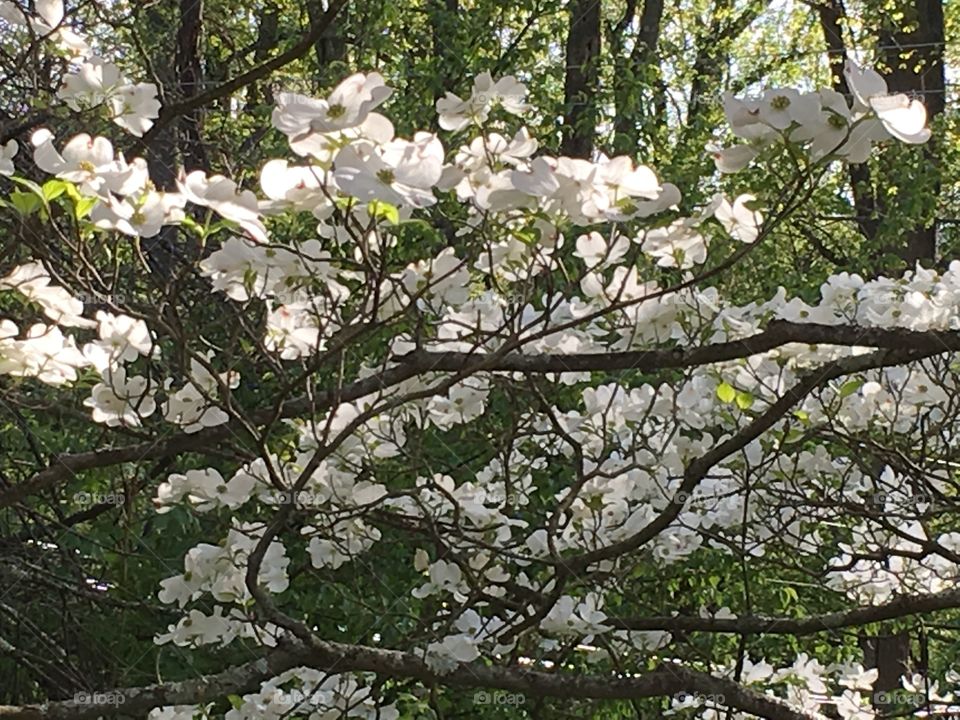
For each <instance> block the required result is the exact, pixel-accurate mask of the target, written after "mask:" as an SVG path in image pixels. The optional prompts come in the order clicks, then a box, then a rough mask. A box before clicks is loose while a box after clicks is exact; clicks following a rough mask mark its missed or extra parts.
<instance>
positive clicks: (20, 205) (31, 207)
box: [10, 190, 43, 215]
mask: <svg viewBox="0 0 960 720" xmlns="http://www.w3.org/2000/svg"><path fill="white" fill-rule="evenodd" d="M10 202H11V203H13V206H14V207H15V208H16V209H17V212H18V213H20V214H21V215H32V214H33V213H35V212H36V211H37V210H39V209H40V208H41V207H43V200H42V199H41V198H39V197H37V196H36V195H32V194H31V193H25V192H20V191H19V190H17V191H14V192H12V193H10Z"/></svg>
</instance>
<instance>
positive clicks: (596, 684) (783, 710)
mask: <svg viewBox="0 0 960 720" xmlns="http://www.w3.org/2000/svg"><path fill="white" fill-rule="evenodd" d="M299 666H309V667H313V668H316V669H318V670H322V671H325V672H336V673H343V672H354V671H361V672H374V673H378V674H382V675H386V676H390V677H393V678H409V679H414V680H419V681H421V682H424V683H428V684H440V685H448V686H453V687H461V688H491V689H499V690H510V691H514V692H519V693H523V694H524V695H529V696H531V697H544V698H570V699H603V700H623V699H637V698H652V697H667V696H671V695H676V694H677V693H682V692H685V693H698V694H702V695H712V696H714V697H716V698H717V700H718V703H719V704H722V705H726V706H728V707H732V708H735V709H737V710H741V711H743V712H747V713H752V714H754V715H757V716H759V717H764V718H769V719H770V720H815V719H816V718H817V717H818V716H816V715H811V714H809V713H804V712H800V711H798V710H794V709H793V708H791V707H790V706H788V705H787V704H786V703H784V702H782V701H780V700H778V699H777V698H774V697H771V696H769V695H765V694H763V693H761V692H758V691H756V690H751V689H749V688H747V687H744V686H743V685H740V684H739V683H737V682H734V681H733V680H728V679H726V678H720V677H715V676H713V675H710V674H708V673H705V672H701V671H697V670H692V669H690V668H686V667H682V666H680V665H676V664H672V663H664V664H662V665H661V666H660V667H658V668H657V669H656V670H653V671H650V672H646V673H638V674H636V675H630V676H628V677H616V676H614V677H611V676H601V675H573V674H568V673H547V672H542V671H537V670H530V669H527V668H523V667H502V666H495V665H484V664H481V663H470V664H463V663H462V664H460V665H459V666H458V667H457V668H455V669H454V670H453V671H452V672H449V673H446V674H440V673H437V672H435V671H434V670H432V669H431V668H430V667H429V666H428V665H427V664H426V663H425V662H424V661H423V660H422V659H421V658H419V657H417V656H416V655H414V654H413V653H409V652H400V651H398V650H385V649H380V648H372V647H367V646H364V645H345V644H342V643H333V642H324V641H321V640H315V641H314V642H312V643H311V644H309V645H307V644H305V643H301V642H299V641H293V640H286V641H284V642H282V643H281V646H280V647H279V648H277V649H275V650H272V651H270V652H269V653H268V654H267V655H266V656H265V657H264V658H261V659H259V660H256V661H254V662H250V663H246V664H244V665H238V666H235V667H232V668H229V669H227V670H224V671H223V672H221V673H217V674H215V675H207V676H204V677H202V678H197V679H194V680H185V681H182V682H170V683H161V684H156V685H149V686H145V687H136V688H119V689H115V690H109V691H105V692H102V693H94V694H90V695H87V696H80V697H78V698H76V699H74V700H69V701H63V702H50V703H45V704H43V705H19V706H9V705H8V706H0V718H4V719H6V718H9V719H11V720H86V719H87V718H95V717H98V716H104V715H106V716H109V715H119V714H123V715H136V714H142V713H145V712H147V711H149V710H150V709H152V708H154V707H160V706H163V705H193V704H197V703H202V702H210V701H213V700H217V699H220V698H223V697H225V696H226V695H228V694H243V693H249V692H254V691H256V690H257V689H258V688H259V686H260V683H261V682H263V681H264V680H267V679H269V678H271V677H275V676H276V675H278V674H280V673H282V672H284V671H286V670H290V669H291V668H295V667H299ZM721 698H722V700H720V699H721Z"/></svg>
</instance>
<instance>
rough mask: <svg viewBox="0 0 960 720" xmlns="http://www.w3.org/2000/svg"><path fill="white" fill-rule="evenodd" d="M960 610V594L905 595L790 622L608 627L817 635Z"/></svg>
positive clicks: (683, 621) (634, 621)
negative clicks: (955, 609)
mask: <svg viewBox="0 0 960 720" xmlns="http://www.w3.org/2000/svg"><path fill="white" fill-rule="evenodd" d="M958 607H960V590H945V591H943V592H939V593H930V594H925V595H902V596H900V597H898V598H895V599H893V600H891V601H889V602H886V603H883V604H882V605H871V606H866V607H858V608H854V609H853V610H844V611H840V612H832V613H826V614H824V615H818V616H815V617H805V618H788V617H763V616H758V615H752V616H745V617H736V618H713V617H706V618H704V617H682V616H665V617H646V618H613V617H611V618H607V619H606V620H604V624H605V625H610V626H612V627H615V628H617V629H619V630H644V631H646V630H665V631H667V632H714V633H736V634H747V635H813V634H814V633H818V632H824V631H829V630H841V629H843V628H851V627H861V626H863V625H870V624H872V623H876V622H882V621H884V620H895V619H897V618H903V617H908V616H910V615H920V614H922V613H928V612H935V611H937V610H949V609H953V608H958Z"/></svg>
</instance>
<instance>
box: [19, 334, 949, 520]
mask: <svg viewBox="0 0 960 720" xmlns="http://www.w3.org/2000/svg"><path fill="white" fill-rule="evenodd" d="M788 343H808V344H818V345H840V346H848V347H854V346H857V347H875V348H878V349H888V350H894V351H901V354H902V353H906V352H908V351H909V353H912V354H907V355H903V357H904V358H906V359H908V360H916V359H921V358H923V357H929V356H931V355H936V354H939V353H942V352H950V351H960V333H958V332H946V331H937V330H929V331H925V332H917V331H914V330H907V329H901V328H864V327H860V326H857V325H820V324H816V323H793V322H786V321H783V320H775V321H773V322H771V323H769V325H768V326H767V328H766V329H765V330H763V331H762V332H759V333H757V334H756V335H753V336H751V337H749V338H746V339H744V340H735V341H731V342H724V343H714V344H711V345H705V346H703V347H699V348H688V349H685V348H670V349H660V350H639V351H634V352H620V353H582V354H576V355H559V354H539V355H527V354H521V353H513V354H507V355H504V356H502V357H500V358H491V357H489V356H487V355H484V354H481V353H455V352H440V353H438V352H429V351H414V352H412V353H409V354H407V355H403V356H401V357H399V358H396V361H397V365H395V366H393V367H391V368H389V369H387V370H385V371H383V372H382V373H380V374H378V375H372V376H369V377H366V378H363V379H362V380H357V381H356V382H353V383H351V384H350V385H347V386H346V387H344V388H342V389H340V390H337V391H326V392H321V393H318V394H317V395H315V396H313V397H301V398H295V399H293V400H290V401H289V402H286V403H284V404H283V405H282V407H281V409H280V414H279V417H280V418H291V417H297V416H301V415H304V414H306V413H309V412H314V411H316V410H318V409H323V408H327V407H330V406H331V405H332V404H333V403H335V402H337V403H339V402H350V401H352V400H356V399H358V398H361V397H363V396H364V395H368V394H370V393H373V392H377V391H379V390H383V389H386V388H390V387H393V386H395V385H398V384H399V383H402V382H404V381H405V380H409V379H410V378H412V377H415V376H416V375H419V374H422V373H426V372H458V373H459V372H463V373H469V372H473V371H475V370H481V369H482V370H483V371H485V372H496V371H519V372H529V373H555V372H581V371H590V370H597V371H601V370H602V371H613V370H641V371H654V370H665V369H676V368H689V367H698V366H701V365H708V364H711V363H715V362H724V361H728V360H736V359H739V358H746V357H750V356H751V355H756V354H758V353H763V352H768V351H770V350H774V349H776V348H778V347H781V346H783V345H786V344H788ZM898 362H900V361H898ZM884 364H887V365H889V364H892V363H890V362H887V363H884ZM251 419H252V421H253V422H254V423H266V422H270V421H272V420H273V419H275V415H274V412H273V410H272V409H262V410H257V411H254V412H252V413H251ZM235 433H236V428H235V427H234V424H225V425H220V426H217V427H213V428H207V429H204V430H201V431H200V432H196V433H182V432H181V433H177V434H175V435H172V436H170V437H167V438H164V439H159V438H158V439H156V440H148V441H146V442H142V443H136V444H133V445H125V446H123V447H120V448H102V449H97V450H90V451H88V452H82V453H72V454H67V455H60V456H58V457H57V458H55V460H54V462H53V463H52V464H51V465H50V466H49V467H47V468H45V469H43V470H41V471H40V472H38V473H36V474H35V475H33V476H32V477H31V478H30V479H28V480H26V481H24V482H22V483H20V484H18V485H15V486H13V487H10V488H6V489H4V490H3V491H0V507H9V506H10V505H14V504H16V503H18V502H20V501H22V500H23V499H24V498H26V497H28V496H30V495H32V494H35V493H37V492H40V491H42V490H45V489H47V488H49V487H52V486H53V485H55V484H56V483H57V482H60V481H62V480H65V479H68V478H70V477H71V476H72V475H74V474H75V473H77V472H80V471H83V470H91V469H95V468H101V467H109V466H112V465H119V464H122V463H126V462H136V461H139V460H156V459H161V458H165V457H170V456H173V455H178V454H181V453H184V452H191V451H195V450H199V449H202V448H203V447H206V446H209V445H210V444H212V443H216V442H217V441H220V440H223V439H225V438H227V437H229V436H231V435H233V434H235Z"/></svg>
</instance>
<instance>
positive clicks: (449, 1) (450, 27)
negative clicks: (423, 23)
mask: <svg viewBox="0 0 960 720" xmlns="http://www.w3.org/2000/svg"><path fill="white" fill-rule="evenodd" d="M428 10H429V13H430V30H431V33H432V35H433V38H432V39H433V56H434V57H435V58H436V61H437V64H436V77H437V84H436V87H435V88H434V93H433V95H434V97H433V99H434V102H436V101H437V100H439V99H440V98H442V97H443V96H444V95H445V94H446V93H448V92H452V91H453V88H454V86H455V85H456V82H457V79H458V77H459V75H460V72H459V69H460V68H461V67H462V66H463V58H461V57H459V56H458V55H457V51H456V49H455V48H456V43H455V42H454V38H453V37H452V36H451V33H452V32H454V31H455V29H456V25H457V13H458V12H460V1H459V0H430V2H429V5H428Z"/></svg>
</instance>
